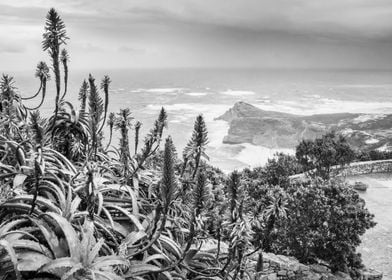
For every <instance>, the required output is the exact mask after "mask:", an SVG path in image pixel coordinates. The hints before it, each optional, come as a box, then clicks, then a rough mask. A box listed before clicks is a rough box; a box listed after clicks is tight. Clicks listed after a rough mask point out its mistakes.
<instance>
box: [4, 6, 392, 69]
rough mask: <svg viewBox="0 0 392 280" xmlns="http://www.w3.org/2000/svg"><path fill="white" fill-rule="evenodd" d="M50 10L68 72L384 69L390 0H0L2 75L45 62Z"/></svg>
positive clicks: (390, 60) (388, 61)
mask: <svg viewBox="0 0 392 280" xmlns="http://www.w3.org/2000/svg"><path fill="white" fill-rule="evenodd" d="M50 7H55V8H56V9H58V11H59V12H60V14H61V15H62V17H63V20H64V21H65V23H66V26H67V30H68V35H69V37H70V38H71V40H70V41H69V44H68V46H67V48H68V49H69V52H70V55H71V67H74V68H80V69H82V68H89V69H94V68H117V67H121V68H140V67H261V68H265V67H284V68H286V67H287V68H298V67H299V68H382V69H385V68H388V69H390V68H392V1H390V0H268V1H267V0H208V1H203V0H166V1H163V0H153V1H137V0H115V1H104V0H91V1H88V0H81V1H76V0H67V1H65V0H64V1H50V0H42V1H34V0H18V1H14V0H2V1H1V2H0V24H1V29H0V36H1V38H2V39H1V43H0V71H7V70H9V69H10V70H27V69H31V68H34V66H35V64H36V62H38V61H39V60H42V59H45V60H48V58H47V55H46V54H45V53H43V52H42V50H41V39H42V32H43V24H44V17H45V15H46V12H47V10H48V9H49V8H50Z"/></svg>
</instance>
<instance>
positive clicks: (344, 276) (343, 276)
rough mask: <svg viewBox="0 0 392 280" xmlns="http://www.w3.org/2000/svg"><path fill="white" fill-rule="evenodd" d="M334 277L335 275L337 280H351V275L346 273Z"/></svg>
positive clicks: (338, 273) (339, 273)
mask: <svg viewBox="0 0 392 280" xmlns="http://www.w3.org/2000/svg"><path fill="white" fill-rule="evenodd" d="M334 275H335V279H336V280H351V277H350V275H348V274H347V273H344V272H340V271H338V272H336V273H335V274H334Z"/></svg>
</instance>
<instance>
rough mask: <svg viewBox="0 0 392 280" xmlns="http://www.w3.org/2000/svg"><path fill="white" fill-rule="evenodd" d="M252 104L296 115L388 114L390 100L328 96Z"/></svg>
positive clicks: (391, 108) (390, 108) (391, 109)
mask: <svg viewBox="0 0 392 280" xmlns="http://www.w3.org/2000/svg"><path fill="white" fill-rule="evenodd" d="M254 106H256V107H258V108H260V109H262V110H269V111H278V112H285V113H291V114H296V115H314V114H335V113H364V114H390V113H392V102H365V101H346V100H336V99H330V98H320V99H317V100H314V99H313V100H311V101H309V102H307V101H306V100H300V101H291V100H290V101H273V102H270V103H265V102H263V103H257V104H254Z"/></svg>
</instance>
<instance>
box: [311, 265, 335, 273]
mask: <svg viewBox="0 0 392 280" xmlns="http://www.w3.org/2000/svg"><path fill="white" fill-rule="evenodd" d="M309 268H310V269H311V270H312V271H313V272H316V273H330V272H331V270H330V269H329V268H328V267H326V266H325V265H321V264H311V265H309Z"/></svg>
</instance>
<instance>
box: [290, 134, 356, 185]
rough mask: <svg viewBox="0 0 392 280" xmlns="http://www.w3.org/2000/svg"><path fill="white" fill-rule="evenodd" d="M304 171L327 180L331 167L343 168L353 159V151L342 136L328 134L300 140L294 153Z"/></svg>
mask: <svg viewBox="0 0 392 280" xmlns="http://www.w3.org/2000/svg"><path fill="white" fill-rule="evenodd" d="M295 155H296V157H297V159H298V162H299V163H300V164H301V165H302V166H303V168H304V170H305V171H309V172H311V173H314V175H316V176H320V177H322V178H324V179H329V176H330V171H331V168H332V167H333V166H344V165H346V164H348V163H350V162H352V161H353V160H354V158H355V154H354V151H353V150H352V149H351V147H350V145H349V144H348V143H347V141H346V139H345V138H344V137H343V136H342V135H336V134H335V133H334V132H329V133H327V134H325V135H323V136H322V137H321V138H317V139H315V140H314V141H312V140H302V141H301V143H300V144H299V145H298V146H297V148H296V153H295Z"/></svg>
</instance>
